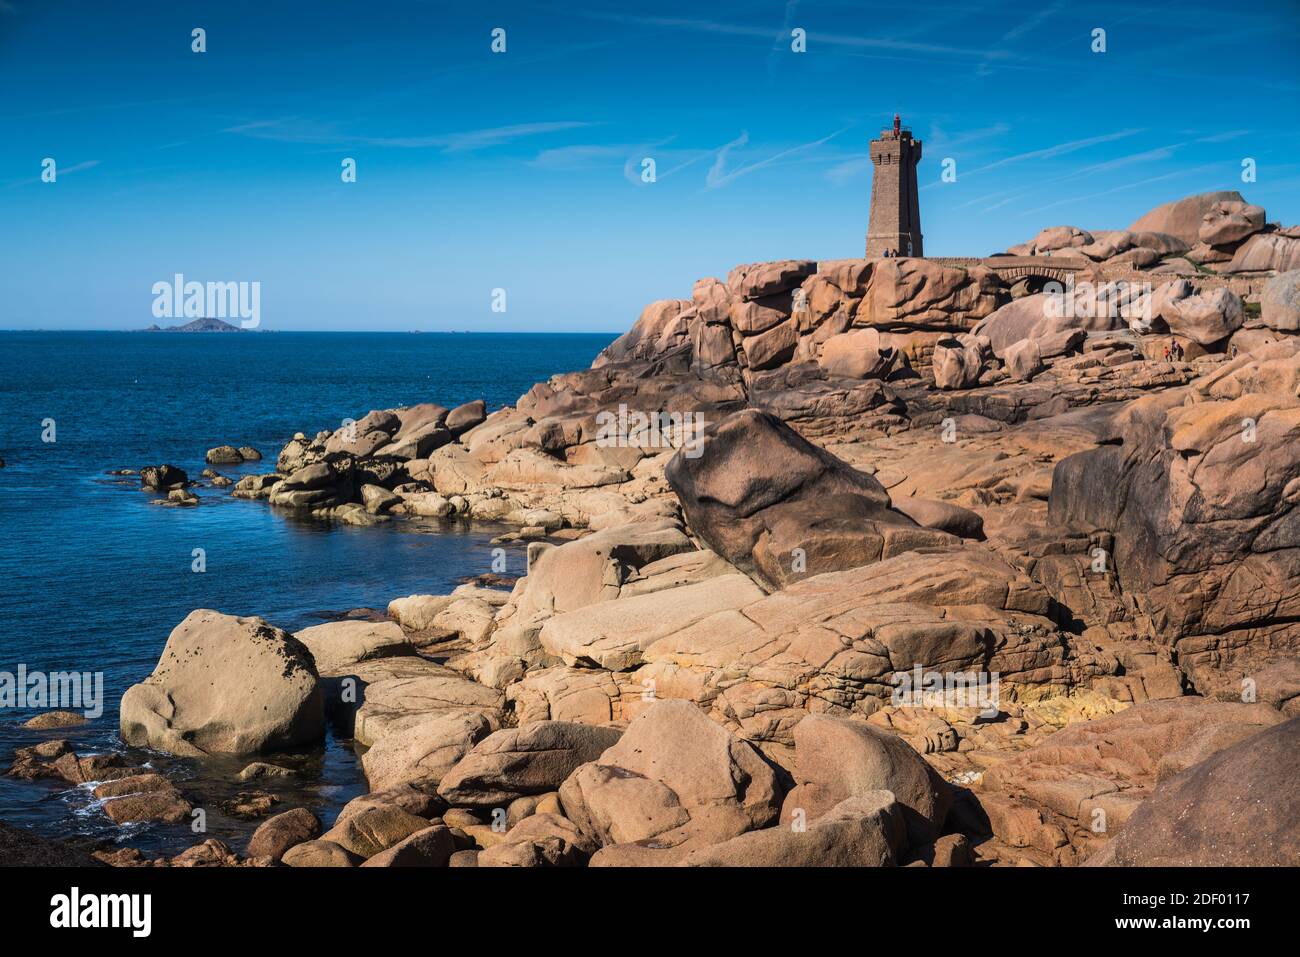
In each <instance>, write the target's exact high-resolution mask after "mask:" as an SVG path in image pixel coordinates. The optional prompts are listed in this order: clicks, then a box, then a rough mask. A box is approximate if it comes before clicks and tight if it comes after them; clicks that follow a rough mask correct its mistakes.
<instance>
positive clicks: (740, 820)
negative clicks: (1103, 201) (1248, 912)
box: [10, 193, 1300, 867]
mask: <svg viewBox="0 0 1300 957" xmlns="http://www.w3.org/2000/svg"><path fill="white" fill-rule="evenodd" d="M1297 333H1300V229H1297V228H1296V227H1288V228H1284V227H1282V226H1279V225H1276V224H1269V223H1267V222H1266V217H1265V213H1264V210H1262V209H1260V208H1259V207H1257V206H1251V205H1249V204H1248V203H1247V202H1246V201H1245V200H1244V199H1243V198H1242V197H1240V196H1239V195H1238V194H1236V193H1212V194H1205V195H1201V196H1194V197H1189V198H1187V199H1183V200H1180V201H1178V202H1176V203H1171V204H1168V205H1166V206H1162V207H1160V208H1158V209H1156V210H1153V211H1152V212H1150V213H1148V214H1147V215H1145V216H1143V217H1141V218H1140V219H1139V220H1138V221H1136V222H1135V223H1134V224H1133V225H1132V226H1131V227H1130V228H1129V229H1127V230H1114V231H1091V232H1089V231H1086V230H1082V229H1079V228H1076V227H1071V226H1060V227H1053V228H1050V229H1046V230H1043V231H1042V232H1041V233H1039V234H1038V235H1037V236H1036V237H1034V238H1033V239H1032V240H1030V241H1029V242H1027V243H1024V244H1022V245H1021V246H1018V247H1015V248H1013V249H1011V250H1008V251H1007V253H1006V254H1004V255H1001V256H993V257H986V258H983V259H979V260H970V261H958V260H931V259H907V258H886V259H874V260H837V261H822V262H814V261H808V260H789V261H782V262H773V263H758V264H753V265H743V266H738V267H737V268H736V269H734V270H732V271H731V273H730V274H729V275H728V276H727V277H726V278H725V279H716V278H708V279H701V280H699V281H698V282H696V283H695V285H694V287H693V289H692V290H691V293H690V296H689V298H682V299H665V300H661V301H658V302H655V303H652V304H650V305H649V306H647V307H646V309H645V310H644V311H643V313H642V314H641V317H640V318H639V319H638V320H637V322H636V323H635V324H634V325H633V327H632V328H631V329H630V330H629V331H628V332H627V333H626V334H625V335H623V336H622V337H621V338H619V339H618V340H617V341H616V342H614V343H613V344H612V345H610V346H609V347H608V348H607V349H606V350H605V351H604V352H603V353H601V354H600V355H599V356H598V357H596V359H595V361H594V362H593V364H592V366H591V368H590V369H586V370H582V371H576V372H570V373H566V374H563V375H557V376H554V377H553V378H551V379H550V380H548V381H547V382H543V383H538V384H536V385H535V386H533V388H532V389H530V390H529V391H528V392H527V393H526V394H525V395H523V396H522V397H521V398H520V399H519V401H518V402H517V403H516V404H515V405H514V406H512V407H507V408H503V409H498V410H495V411H491V412H490V414H489V410H488V409H486V408H485V407H484V405H483V403H481V402H477V403H469V404H467V405H463V406H460V407H458V408H455V409H447V408H444V407H442V406H439V405H437V404H434V403H429V404H425V405H419V406H414V407H410V408H402V409H389V410H375V411H371V412H369V413H368V414H366V415H364V416H362V417H361V418H359V419H357V420H355V421H352V420H344V421H343V422H342V423H341V424H340V425H339V426H338V427H336V428H332V429H327V430H324V431H319V432H315V433H312V434H308V433H299V434H298V435H297V436H295V437H294V438H293V439H292V440H291V441H290V442H288V444H287V445H285V447H284V448H283V449H282V450H281V451H280V453H279V455H278V457H277V460H276V467H275V469H274V470H273V471H270V472H267V473H264V474H258V475H251V476H245V477H243V478H241V479H240V480H239V481H238V482H237V483H235V484H234V486H233V488H231V489H230V491H229V493H228V494H233V495H235V496H239V497H243V498H250V499H259V500H265V501H266V502H268V503H269V504H270V505H271V506H273V507H280V508H288V509H294V510H296V511H299V512H301V513H304V514H309V515H313V516H316V517H318V518H321V519H326V520H332V521H341V522H347V523H353V524H368V523H373V522H381V521H389V520H393V519H394V517H400V516H418V517H440V518H447V519H457V518H460V519H464V520H470V521H472V520H490V521H495V522H506V523H509V524H511V525H513V526H516V527H517V528H518V531H517V532H515V533H512V534H510V535H507V536H503V539H502V545H503V547H507V548H516V549H519V552H520V559H521V562H520V566H521V567H522V566H523V565H524V562H525V560H526V574H525V575H522V576H520V577H518V578H517V579H516V580H514V582H513V585H512V587H509V588H503V587H494V586H492V585H485V584H483V583H481V582H472V583H469V584H466V585H463V586H461V587H459V588H457V589H456V590H455V591H454V592H453V593H451V594H448V595H411V596H408V597H404V598H399V599H397V600H395V601H393V602H392V603H391V604H390V605H389V607H388V613H387V617H386V618H385V619H383V620H343V621H338V622H330V623H327V624H323V625H318V626H315V627H312V628H308V629H306V630H303V631H300V632H298V633H297V634H289V633H287V632H285V631H283V630H281V629H280V628H277V627H275V625H274V624H272V623H268V622H265V621H263V620H261V619H258V618H235V617H232V616H229V615H225V614H222V613H220V612H218V611H211V610H198V611H195V612H193V613H192V614H191V615H190V616H189V617H187V618H186V619H185V621H184V622H182V623H181V624H180V625H179V626H177V628H176V629H175V630H174V631H173V632H172V634H171V637H170V638H169V640H168V642H167V646H166V648H165V649H164V651H163V654H162V656H161V659H160V660H159V663H158V666H157V667H156V668H155V670H154V672H153V673H152V674H151V675H149V676H148V677H147V678H145V679H144V680H143V681H142V682H141V683H140V684H138V685H136V686H134V687H132V688H131V689H130V690H129V691H128V692H127V693H126V695H125V696H124V698H123V700H122V706H121V716H120V722H121V733H122V737H123V739H124V740H125V741H126V742H127V743H129V744H133V745H140V746H145V747H149V748H154V749H158V750H163V751H167V752H170V753H173V754H182V755H188V756H192V757H197V758H200V759H202V758H203V757H205V756H216V755H224V756H230V755H237V756H243V757H245V758H246V760H247V762H248V767H247V768H246V769H245V770H244V772H243V775H247V776H248V777H247V780H248V781H249V782H250V786H252V785H255V784H256V781H257V779H258V778H260V777H263V776H266V775H275V774H278V773H280V772H281V771H283V769H282V768H279V766H278V765H276V763H275V762H276V760H277V758H276V755H277V754H280V753H283V752H286V751H298V750H301V749H303V748H307V747H311V746H312V745H313V744H314V743H315V742H318V741H319V740H320V739H321V737H322V735H323V734H324V730H325V727H326V723H327V722H329V723H332V724H333V725H334V727H335V728H336V729H337V730H338V733H340V734H341V735H343V736H345V737H348V738H350V739H352V740H353V741H354V742H355V744H356V746H357V748H358V750H359V751H362V752H363V755H362V763H363V767H364V771H365V774H366V777H367V780H368V782H369V787H370V793H369V794H367V795H365V796H363V797H361V798H358V799H357V800H355V801H353V802H352V803H351V804H349V805H347V807H346V808H345V809H344V810H343V812H342V813H341V814H340V815H339V816H338V818H337V820H335V821H332V822H329V826H328V828H327V827H326V826H325V822H322V821H320V820H319V819H317V818H316V816H315V815H314V814H312V813H311V812H310V811H308V810H307V809H305V808H291V809H287V810H282V811H279V809H276V810H278V811H279V812H278V813H274V814H269V815H268V816H266V817H265V820H264V823H263V824H262V825H261V826H260V827H259V829H258V830H257V832H256V834H255V835H254V837H253V839H252V841H251V842H250V843H249V845H248V846H247V847H241V848H231V847H229V846H227V845H226V844H224V843H223V842H221V841H220V840H217V839H209V840H207V841H206V842H204V843H202V844H199V845H197V846H196V847H194V848H191V849H190V850H188V851H185V852H183V853H182V854H181V855H179V856H178V857H175V858H170V859H166V858H164V859H160V860H157V861H147V860H145V859H144V858H143V857H142V856H141V855H139V854H138V853H133V852H129V851H122V852H118V853H116V854H110V855H103V854H101V859H103V860H105V861H106V862H108V863H113V864H121V865H128V864H133V865H139V864H145V863H153V864H160V865H165V864H177V865H186V864H189V865H193V864H275V863H278V864H283V865H288V866H356V865H364V866H371V867H380V866H412V865H423V866H444V865H450V866H494V865H509V866H554V865H588V866H618V865H682V866H723V865H791V866H796V865H825V864H837V865H871V866H878V865H906V866H918V867H925V866H955V865H1034V866H1053V865H1075V864H1081V863H1085V862H1086V863H1088V864H1094V865H1096V864H1111V865H1147V864H1211V865H1224V864H1227V865H1267V864H1292V865H1294V864H1297V863H1300V796H1298V795H1297V791H1296V789H1295V788H1294V786H1293V785H1292V782H1293V781H1294V779H1295V777H1296V774H1297V771H1298V770H1300V768H1298V767H1297V763H1298V762H1300V510H1297V509H1296V507H1295V506H1296V504H1297V502H1298V501H1300V441H1298V440H1300V338H1297ZM341 411H342V410H341ZM213 453H215V455H214V454H212V453H210V454H209V456H208V461H209V462H212V463H214V464H220V463H223V462H242V461H246V460H249V459H252V457H253V455H255V454H256V453H255V451H254V450H249V449H246V448H245V449H239V448H236V447H234V446H229V447H222V448H220V449H216V450H213ZM250 453H251V454H250ZM168 469H172V471H168ZM177 473H179V474H177ZM214 474H216V473H214ZM144 476H145V477H144V484H145V485H146V486H150V488H151V489H152V490H154V491H156V492H158V493H160V494H163V495H167V494H169V493H174V492H177V491H181V492H185V493H186V494H190V493H188V492H186V489H187V486H189V485H190V484H191V483H189V482H188V479H187V477H186V476H185V475H184V473H180V472H179V470H175V469H173V467H171V466H161V467H151V469H149V470H145V471H144ZM192 497H194V498H195V499H196V501H201V497H200V496H192ZM485 572H487V569H465V573H466V575H467V576H468V577H474V576H477V575H480V574H481V573H485ZM97 762H98V763H97ZM277 769H278V770H277ZM10 773H11V774H18V775H20V776H24V777H28V778H38V777H42V776H52V777H59V778H61V779H63V780H70V781H78V782H84V781H93V782H101V783H99V784H98V785H97V787H98V788H100V789H105V794H104V797H105V798H106V799H107V800H106V803H105V805H104V808H105V812H106V813H108V814H110V815H114V814H117V815H120V819H122V820H179V819H183V818H184V817H185V816H186V815H188V814H189V813H190V810H191V808H190V804H189V802H188V801H187V800H186V798H185V797H184V795H182V794H181V793H180V791H179V790H178V789H177V787H176V786H175V785H174V784H172V783H171V782H169V781H168V780H167V779H166V778H165V777H162V776H159V775H156V774H154V775H150V774H149V773H147V772H144V771H142V770H141V769H139V768H125V767H119V766H117V765H116V763H115V761H114V760H113V759H112V758H111V757H107V756H83V755H77V754H75V752H73V751H72V750H71V749H70V748H69V747H68V745H67V742H66V741H61V740H58V739H55V738H52V739H51V740H50V741H47V742H45V743H43V744H41V745H37V746H36V747H35V748H31V749H25V751H24V752H23V753H20V754H19V756H18V758H17V760H16V762H15V764H14V767H13V769H12V770H11V772H10ZM241 778H242V775H241ZM96 794H97V795H98V794H99V791H98V790H97V791H96ZM123 802H130V803H125V804H124V803H123ZM247 803H248V804H249V805H250V809H251V812H252V813H256V812H257V809H258V805H257V795H256V792H254V791H250V794H249V795H248V796H247ZM267 810H268V807H267V805H265V804H263V805H262V806H261V811H262V813H263V814H265V813H266V811H267ZM114 819H115V820H117V819H119V818H118V817H115V818H114Z"/></svg>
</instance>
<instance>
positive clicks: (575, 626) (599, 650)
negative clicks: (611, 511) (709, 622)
mask: <svg viewBox="0 0 1300 957" xmlns="http://www.w3.org/2000/svg"><path fill="white" fill-rule="evenodd" d="M762 597H763V591H762V589H760V588H759V587H758V586H757V585H755V584H754V582H753V581H751V580H750V579H749V578H748V577H746V576H745V575H741V574H739V573H733V574H730V575H722V576H720V577H718V578H713V579H709V580H707V581H702V582H696V583H695V584H690V585H682V586H680V587H678V588H672V589H667V590H664V591H656V592H651V593H649V594H645V595H635V596H632V597H628V598H621V599H619V600H617V601H612V602H602V603H600V604H595V605H589V606H587V607H585V608H580V609H578V610H577V611H572V612H568V613H567V614H563V615H557V616H556V617H554V618H551V619H550V620H549V621H547V622H546V624H545V625H543V626H542V630H541V634H540V639H541V644H542V647H543V648H545V649H546V650H547V651H548V652H550V653H551V654H553V655H555V656H556V657H558V658H560V659H561V660H563V661H564V663H565V664H569V665H574V664H581V665H595V666H597V667H600V668H606V669H608V670H610V671H626V670H628V669H630V668H635V667H636V666H637V665H640V664H641V663H642V660H641V652H642V651H643V650H644V649H645V648H647V647H648V646H649V645H650V644H652V643H653V642H655V641H656V640H658V639H659V638H662V637H663V636H665V635H669V634H672V633H673V632H676V631H680V630H682V629H683V628H686V627H688V626H690V625H693V624H695V623H696V622H699V621H702V620H703V619H705V618H708V617H709V616H711V615H715V614H717V613H719V612H723V611H730V610H734V609H737V608H741V607H743V606H744V605H746V604H749V603H750V602H753V601H757V600H758V599H759V598H762Z"/></svg>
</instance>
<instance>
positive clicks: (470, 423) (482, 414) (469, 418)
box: [445, 399, 487, 438]
mask: <svg viewBox="0 0 1300 957" xmlns="http://www.w3.org/2000/svg"><path fill="white" fill-rule="evenodd" d="M486 418H487V403H485V402H484V401H483V400H482V399H475V400H474V401H473V402H466V403H465V404H464V405H458V406H456V408H454V409H452V410H451V411H450V412H448V413H447V421H446V423H445V424H446V426H447V428H448V430H450V432H451V434H452V436H453V437H455V438H459V437H460V436H461V435H463V434H465V433H466V432H468V431H469V430H470V429H472V428H474V427H475V426H476V425H481V424H482V422H483V420H484V419H486Z"/></svg>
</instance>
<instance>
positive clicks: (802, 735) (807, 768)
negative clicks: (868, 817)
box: [781, 714, 952, 845]
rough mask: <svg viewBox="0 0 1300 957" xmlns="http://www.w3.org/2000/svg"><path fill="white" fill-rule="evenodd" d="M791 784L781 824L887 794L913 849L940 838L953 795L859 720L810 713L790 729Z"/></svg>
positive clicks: (900, 744)
mask: <svg viewBox="0 0 1300 957" xmlns="http://www.w3.org/2000/svg"><path fill="white" fill-rule="evenodd" d="M794 755H795V767H794V779H795V782H796V785H797V786H796V787H795V788H794V790H792V791H791V792H790V793H789V794H788V795H786V799H785V804H784V805H783V807H782V809H781V819H782V821H783V822H785V821H790V820H792V819H794V818H795V816H796V812H802V814H803V816H804V818H805V819H806V820H809V821H811V820H814V819H816V818H819V817H821V816H822V815H823V814H825V813H827V812H828V811H829V810H831V808H833V807H835V806H836V805H838V804H839V803H840V802H841V801H844V800H846V799H848V798H852V797H859V796H861V795H865V794H869V793H871V792H873V791H891V792H893V794H894V796H895V798H896V799H897V800H898V804H899V806H900V813H901V815H902V817H903V820H904V822H905V824H906V829H907V834H908V840H909V842H910V843H911V844H913V845H920V844H928V843H929V842H930V841H933V840H934V839H935V838H936V837H938V836H939V834H940V832H941V830H942V828H943V823H944V819H945V818H946V817H947V815H948V809H949V807H950V806H951V805H952V791H951V788H950V787H949V786H948V783H947V782H946V781H944V780H943V778H941V777H940V776H939V774H938V772H936V771H935V770H934V769H933V768H932V767H930V765H928V764H926V763H925V760H924V759H923V758H922V757H921V756H920V755H919V754H917V753H916V751H915V750H913V749H912V746H911V745H909V744H908V743H907V742H906V741H904V740H903V739H902V738H900V737H898V736H897V735H895V734H891V733H889V732H888V731H882V730H881V729H879V728H876V727H873V726H871V725H869V724H867V723H866V722H864V721H860V720H853V719H851V718H836V717H830V716H826V715H819V714H810V715H808V717H806V718H804V719H803V720H802V721H800V722H799V723H798V724H797V725H795V729H794Z"/></svg>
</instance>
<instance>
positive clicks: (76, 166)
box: [0, 0, 99, 189]
mask: <svg viewBox="0 0 1300 957" xmlns="http://www.w3.org/2000/svg"><path fill="white" fill-rule="evenodd" d="M0 2H3V0H0ZM98 165H99V160H83V161H82V162H80V163H73V164H72V165H71V166H59V165H58V164H57V162H56V163H55V166H54V172H55V174H56V176H57V179H55V183H56V184H57V183H58V181H59V180H60V179H62V178H63V177H65V176H69V175H71V174H72V173H81V172H84V171H85V170H88V169H94V168H95V167H96V166H98ZM40 182H43V180H42V179H41V178H40V177H39V176H31V177H27V178H25V179H15V180H11V181H10V182H9V183H8V184H6V186H5V188H6V189H13V188H14V187H15V186H29V185H31V184H32V183H40Z"/></svg>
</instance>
